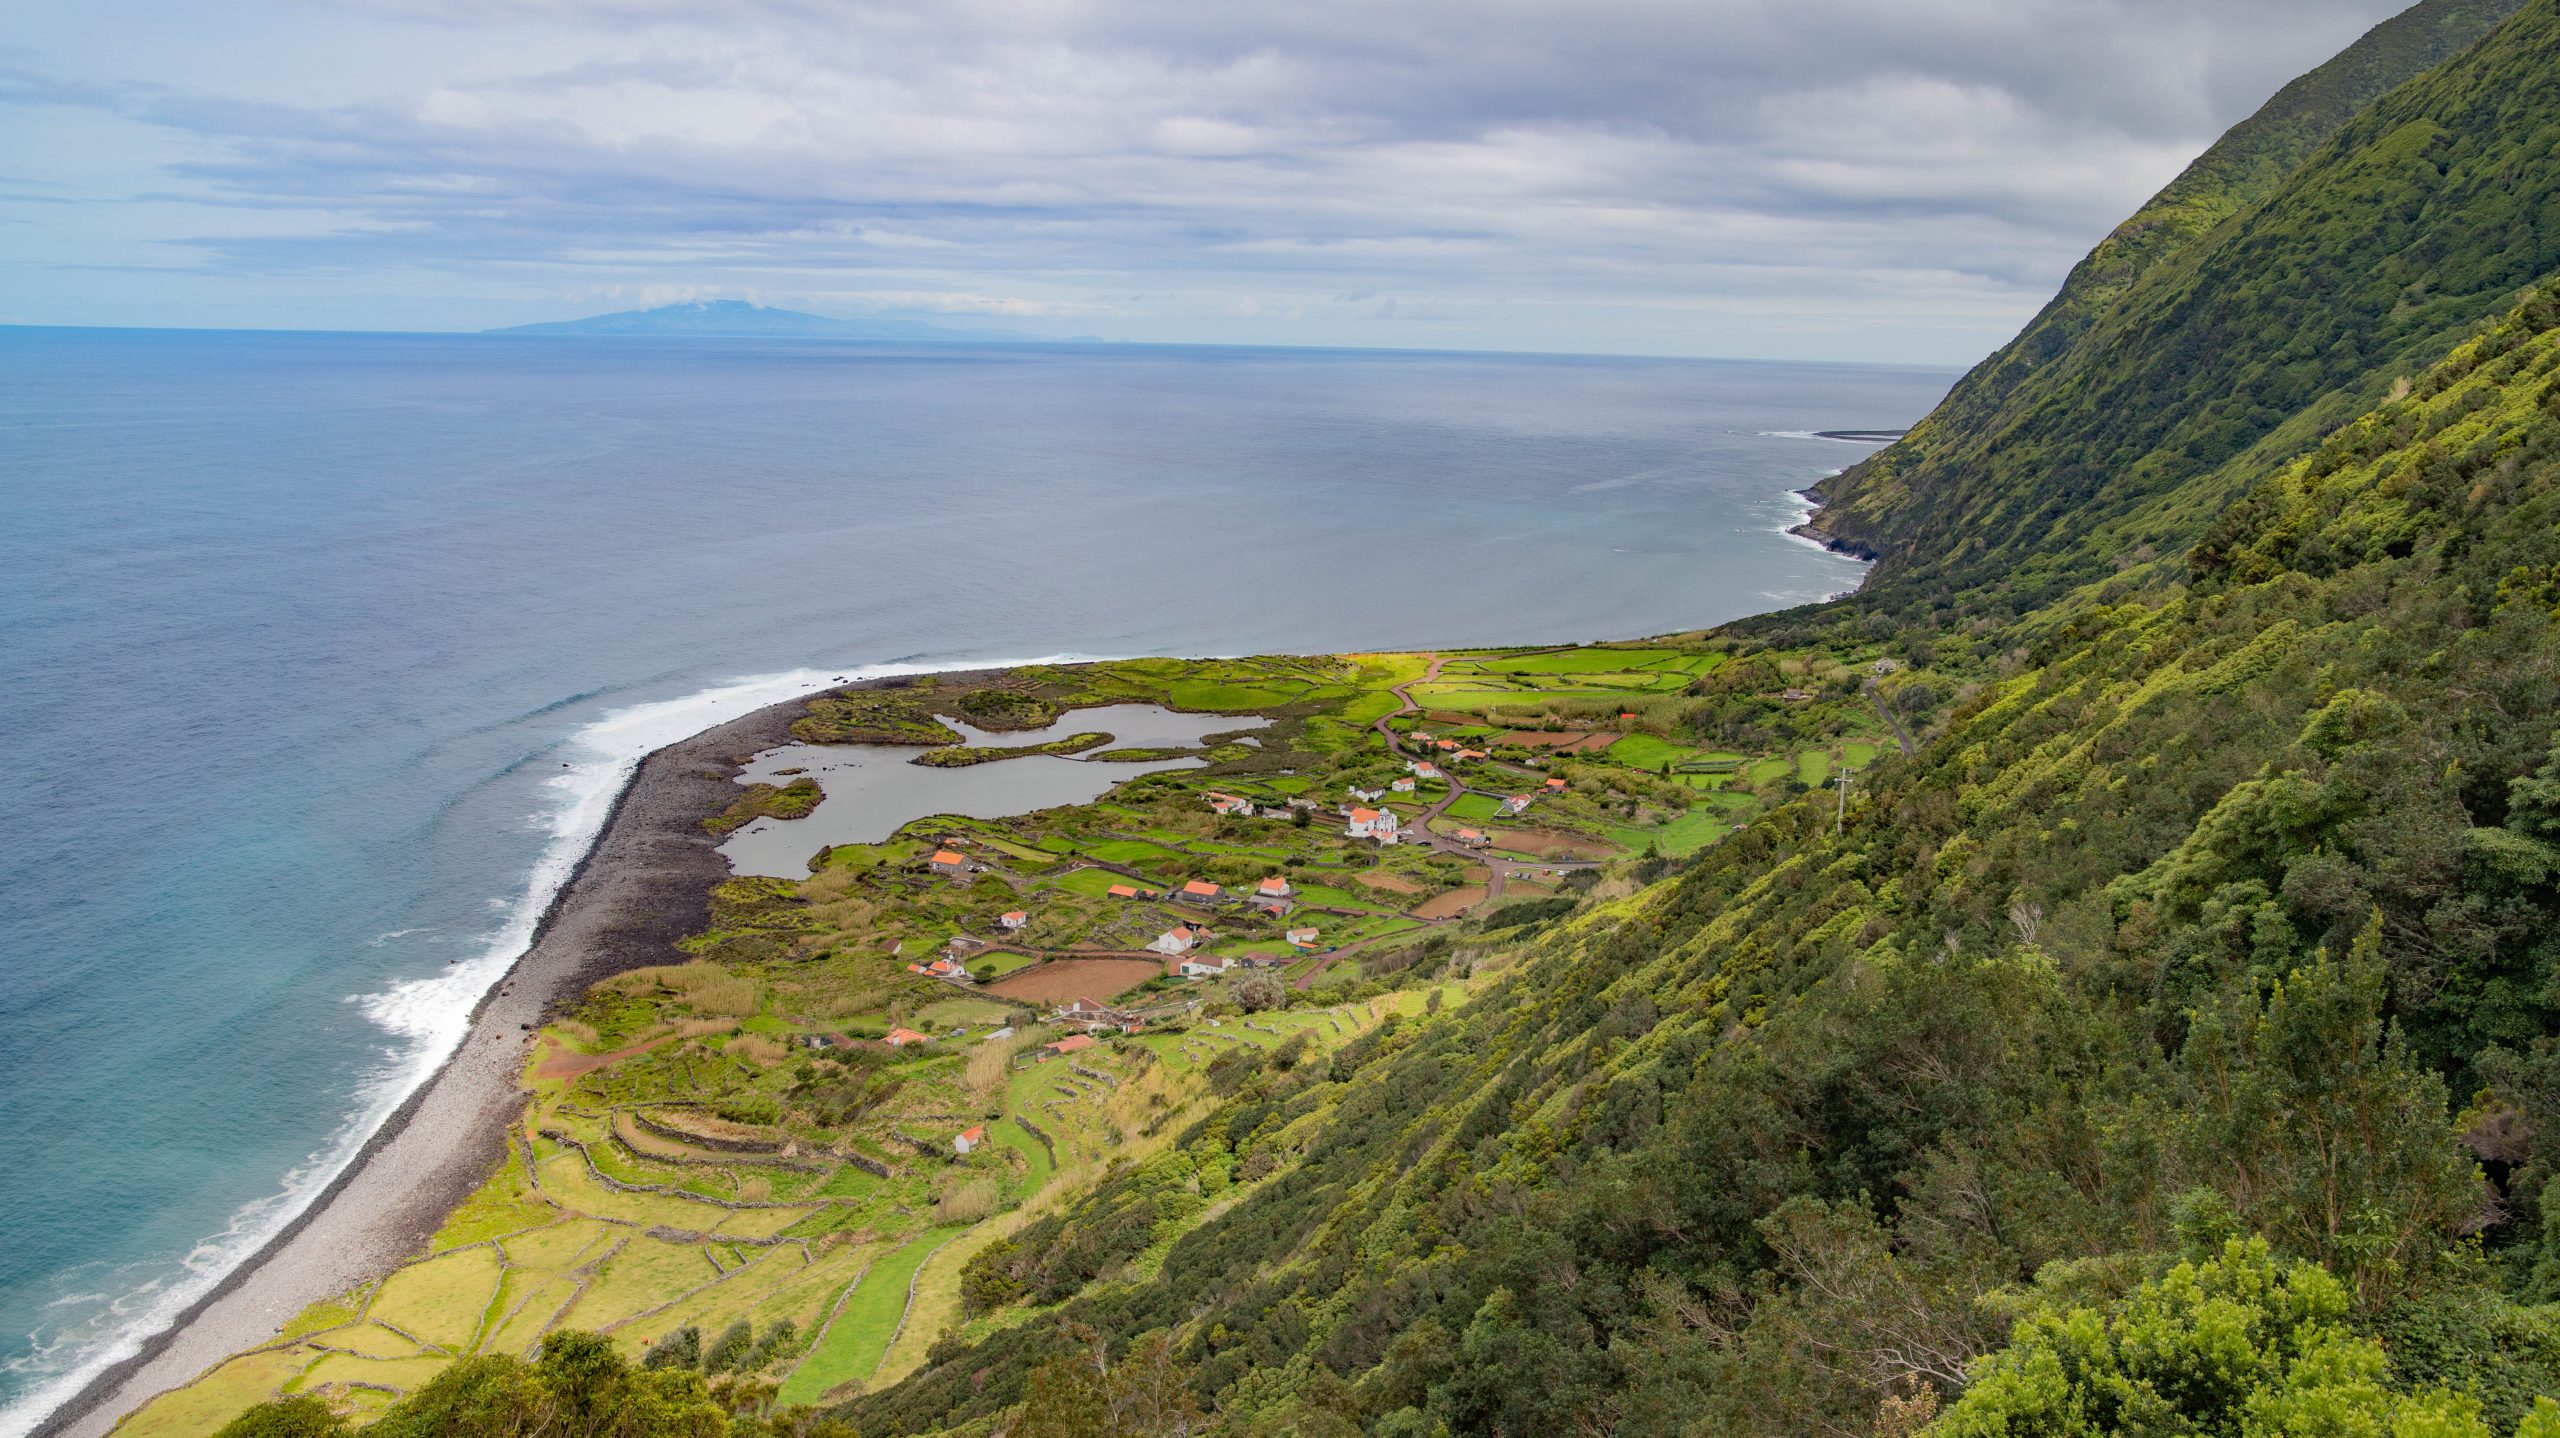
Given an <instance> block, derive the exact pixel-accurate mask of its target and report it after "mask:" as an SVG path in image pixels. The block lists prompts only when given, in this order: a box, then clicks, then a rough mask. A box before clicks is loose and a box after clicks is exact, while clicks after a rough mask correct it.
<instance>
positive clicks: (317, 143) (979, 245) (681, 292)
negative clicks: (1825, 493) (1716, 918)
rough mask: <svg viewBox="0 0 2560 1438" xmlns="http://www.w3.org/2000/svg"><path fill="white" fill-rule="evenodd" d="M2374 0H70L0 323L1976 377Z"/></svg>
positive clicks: (1, 179) (29, 168) (7, 253)
mask: <svg viewBox="0 0 2560 1438" xmlns="http://www.w3.org/2000/svg"><path fill="white" fill-rule="evenodd" d="M2399 6H2400V0H1554V3H1522V0H1254V3H1250V4H1246V3H1217V0H917V3H910V4H882V3H869V0H211V3H208V0H79V3H75V4H50V5H47V4H22V5H12V6H8V7H6V9H5V12H0V323H15V324H97V325H161V326H179V327H205V326H211V327H239V328H296V329H395V330H470V329H481V328H487V327H492V326H498V325H506V324H517V323H526V322H531V321H538V320H551V319H565V318H573V317H576V316H580V315H586V314H593V313H600V312H605V311H611V310H621V309H631V308H638V307H642V306H646V305H653V304H662V303H667V302H671V301H675V300H681V299H700V298H738V299H748V300H753V301H756V302H758V303H763V304H770V305H777V306H782V307H785V308H791V309H802V310H810V311H814V312H817V313H822V314H830V315H840V316H847V317H860V316H866V315H894V316H898V317H902V318H924V319H930V320H933V321H935V322H937V323H943V324H948V325H951V326H954V327H986V328H1001V329H1006V330H1010V331H1015V332H1022V333H1032V334H1043V335H1051V336H1057V337H1066V336H1086V335H1089V336H1096V337H1100V338H1105V339H1116V340H1136V341H1158V342H1197V343H1219V344H1282V345H1353V346H1385V347H1395V348H1414V349H1502V350H1534V351H1554V352H1575V353H1621V354H1669V355H1709V356H1732V357H1744V358H1771V359H1832V360H1864V361H1881V362H1897V363H1920V364H1963V363H1967V362H1970V361H1972V360H1974V359H1976V358H1979V357H1980V356H1981V355H1983V354H1984V353H1986V352H1988V351H1989V350H1990V349H1992V348H1994V347H1996V346H1997V345H1998V344H1999V343H2000V342H2001V341H2003V340H2005V339H2006V338H2008V337H2009V336H2010V335H2011V334H2013V333H2015V332H2016V330H2017V329H2018V327H2019V326H2020V325H2021V324H2023V323H2024V322H2025V320H2026V319H2027V318H2028V317H2029V316H2030V315H2032V314H2033V313H2034V311H2035V310H2036V308H2037V307H2038V306H2039V305H2040V304H2042V302H2043V301H2044V299H2045V298H2046V297H2047V296H2048V295H2050V294H2051V293H2052V291H2053V289H2054V287H2055V286H2056V285H2058V284H2059V283H2060V282H2061V279H2062V277H2063V275H2064V273H2065V272H2066V271H2067V270H2068V269H2069V268H2070V266H2071V264H2072V263H2073V262H2074V261H2075V260H2076V259H2078V258H2079V256H2080V255H2082V254H2083V253H2085V252H2086V251H2087V249H2088V248H2089V246H2090V245H2092V244H2093V243H2095V242H2096V241H2097V240H2098V238H2099V237H2100V236H2102V235H2104V234H2105V233H2106V231H2107V230H2108V229H2109V228H2110V227H2111V226H2112V225H2113V224H2114V223H2115V222H2116V221H2117V220H2119V219H2121V218H2122V217H2123V216H2124V215H2125V214H2127V213H2128V212H2130V211H2131V210H2132V209H2133V208H2134V207H2135V206H2136V205H2138V204H2139V203H2140V202H2141V201H2142V200H2143V199H2144V198H2145V197H2146V196H2147V195H2149V194H2150V193H2151V192H2152V191H2154V190H2156V189H2157V188H2158V187H2159V186H2160V185H2161V184H2163V183H2165V182H2166V181H2167V180H2168V179H2169V178H2170V177H2171V176H2172V175H2174V174H2175V173H2176V172H2177V171H2178V169H2179V168H2180V167H2181V166H2182V165H2184V164H2185V163H2186V162H2187V161H2188V160H2189V159H2191V158H2192V157H2193V156H2195V155H2196V154H2197V153H2198V152H2200V151H2201V150H2203V148H2204V147H2205V146H2206V145H2207V144H2209V143H2211V141H2212V139H2213V138H2214V136H2215V135H2217V134H2219V133H2220V132H2221V131H2222V130H2223V129H2224V128H2226V127H2228V126H2229V125H2231V124H2232V123H2234V122H2235V121H2237V120H2239V119H2241V118H2242V117H2244V116H2246V115H2247V114H2248V113H2249V112H2250V111H2251V110H2252V109H2254V108H2255V107H2256V106H2257V105H2258V104H2259V103H2260V102H2261V101H2263V100H2264V99H2265V98H2266V97H2267V96H2268V95H2270V94H2272V93H2273V92H2274V91H2275V90H2276V89H2277V88H2278V87H2279V86H2281V85H2282V84H2283V83H2284V82H2285V81H2286V80H2288V79H2291V78H2292V77H2293V76H2295V75H2297V74H2299V73H2301V72H2302V71H2304V70H2307V69H2309V68H2311V67H2312V66H2314V65H2316V64H2318V63H2319V62H2320V61H2322V60H2324V59H2326V58H2327V57H2328V56H2330V55H2332V54H2334V53H2335V52H2336V51H2338V50H2339V49H2341V48H2343V47H2344V46H2345V45H2346V44H2348V43H2349V42H2351V41H2352V40H2353V39H2354V38H2355V36H2356V35H2358V34H2359V33H2361V32H2362V31H2363V30H2364V29H2365V28H2366V27H2368V26H2370V25H2372V24H2373V23H2374V22H2376V21H2378V20H2380V19H2382V18H2384V17H2385V16H2387V15H2388V14H2389V13H2391V12H2392V11H2393V10H2395V9H2397V8H2399Z"/></svg>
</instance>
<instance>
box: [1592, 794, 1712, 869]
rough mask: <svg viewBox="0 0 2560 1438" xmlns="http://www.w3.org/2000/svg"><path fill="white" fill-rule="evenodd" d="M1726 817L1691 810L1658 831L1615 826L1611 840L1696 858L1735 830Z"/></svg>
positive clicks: (1704, 808) (1701, 809)
mask: <svg viewBox="0 0 2560 1438" xmlns="http://www.w3.org/2000/svg"><path fill="white" fill-rule="evenodd" d="M1731 827H1732V826H1731V824H1730V823H1729V822H1728V821H1727V819H1726V817H1725V815H1724V814H1722V813H1721V812H1719V811H1718V810H1716V809H1715V808H1713V807H1711V806H1701V807H1699V808H1695V809H1692V810H1690V811H1689V812H1688V813H1686V814H1683V815H1681V816H1680V817H1679V818H1677V819H1674V820H1672V821H1671V822H1670V823H1668V824H1664V825H1662V826H1661V827H1659V828H1654V829H1637V828H1632V827H1628V826H1625V825H1616V826H1612V827H1611V828H1610V830H1609V837H1610V838H1612V839H1615V840H1617V841H1618V842H1619V843H1621V844H1623V845H1625V846H1626V847H1628V848H1630V849H1634V850H1637V851H1642V850H1643V849H1644V848H1645V847H1646V846H1647V845H1651V846H1653V847H1655V848H1657V849H1659V850H1661V851H1662V852H1663V853H1665V854H1669V855H1672V856H1674V857H1678V856H1679V855H1682V854H1694V853H1696V852H1697V851H1698V850H1700V849H1703V848H1705V847H1706V846H1707V845H1709V844H1712V843H1714V842H1715V841H1716V840H1718V839H1720V838H1722V837H1724V835H1725V832H1726V830H1728V829H1729V828H1731Z"/></svg>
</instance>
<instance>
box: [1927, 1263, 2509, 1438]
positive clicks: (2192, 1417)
mask: <svg viewBox="0 0 2560 1438" xmlns="http://www.w3.org/2000/svg"><path fill="white" fill-rule="evenodd" d="M2346 1315H2347V1290H2346V1287H2345V1285H2343V1284H2341V1283H2339V1282H2338V1281H2337V1280H2336V1279H2335V1278H2332V1277H2330V1276H2329V1274H2328V1272H2327V1271H2326V1270H2324V1269H2322V1268H2321V1267H2319V1266H2318V1265H2317V1264H2311V1263H2295V1264H2291V1265H2284V1264H2280V1263H2278V1262H2277V1261H2276V1260H2275V1259H2274V1258H2273V1257H2272V1256H2271V1255H2270V1253H2269V1250H2268V1248H2267V1244H2266V1241H2265V1240H2264V1239H2260V1238H2250V1239H2233V1240H2231V1241H2230V1242H2228V1243H2226V1244H2224V1245H2223V1248H2222V1252H2221V1254H2220V1256H2219V1257H2216V1258H2212V1259H2208V1260H2206V1261H2205V1262H2202V1263H2181V1264H2179V1265H2178V1266H2177V1267H2176V1268H2174V1269H2171V1270H2170V1271H2169V1272H2168V1273H2167V1274H2165V1275H2163V1276H2161V1277H2159V1278H2156V1279H2153V1280H2152V1281H2150V1282H2148V1283H2145V1284H2143V1285H2142V1286H2141V1287H2140V1288H2138V1289H2136V1290H2135V1291H2134V1292H2133V1294H2132V1295H2131V1296H2130V1297H2128V1298H2126V1299H2125V1300H2124V1301H2123V1302H2122V1303H2120V1304H2118V1305H2115V1307H2114V1308H2113V1310H2112V1311H2108V1312H2101V1311H2099V1310H2097V1309H2094V1308H2084V1307H2075V1308H2070V1309H2066V1310H2061V1311H2047V1312H2044V1313H2039V1314H2037V1315H2035V1316H2033V1317H2030V1318H2028V1319H2025V1320H2024V1321H2022V1322H2020V1323H2019V1324H2018V1325H2017V1328H2016V1329H2015V1331H2014V1332H2013V1334H2012V1336H2011V1338H2010V1341H2009V1346H2008V1347H2007V1348H2005V1349H2002V1350H2001V1351H2000V1352H1998V1353H1994V1354H1992V1355H1990V1356H1989V1357H1987V1358H1985V1359H1983V1360H1981V1361H1980V1362H1979V1363H1977V1364H1975V1365H1974V1369H1973V1373H1972V1378H1973V1384H1972V1387H1970V1388H1969V1389H1967V1390H1966V1392H1965V1395H1964V1397H1963V1398H1961V1399H1959V1400H1958V1401H1957V1402H1956V1403H1955V1404H1954V1406H1952V1407H1950V1408H1948V1409H1947V1410H1946V1412H1945V1414H1944V1415H1943V1416H1941V1417H1940V1418H1939V1419H1938V1420H1937V1421H1936V1422H1935V1423H1932V1424H1931V1425H1929V1427H1928V1428H1927V1429H1926V1430H1925V1431H1926V1432H1927V1433H1928V1434H1929V1435H1930V1438H2045V1436H2046V1435H2052V1438H2066V1435H2067V1438H2082V1435H2097V1434H2102V1433H2103V1434H2113V1433H2156V1434H2170V1433H2179V1434H2215V1435H2231V1438H2278V1435H2301V1434H2334V1435H2339V1438H2367V1435H2370V1438H2382V1435H2386V1434H2388V1435H2393V1438H2400V1435H2409V1438H2420V1435H2423V1438H2489V1428H2488V1425H2487V1424H2485V1423H2483V1422H2482V1421H2481V1418H2480V1410H2479V1404H2478V1403H2477V1402H2475V1401H2474V1400H2472V1399H2471V1398H2468V1397H2465V1396H2462V1395H2459V1394H2456V1393H2453V1392H2451V1391H2449V1390H2445V1389H2440V1388H2439V1389H2426V1390H2420V1391H2414V1392H2413V1391H2408V1390H2406V1389H2404V1388H2402V1387H2400V1386H2399V1385H2398V1384H2396V1383H2395V1382H2394V1380H2393V1378H2392V1374H2391V1365H2390V1362H2389V1360H2388V1359H2387V1358H2386V1357H2385V1356H2384V1354H2383V1351H2382V1346H2381V1345H2380V1344H2378V1343H2375V1342H2373V1341H2372V1340H2371V1339H2368V1338H2360V1337H2357V1336H2356V1335H2355V1334H2353V1333H2351V1332H2350V1331H2348V1329H2347V1327H2346V1321H2345V1320H2346ZM2516 1432H2517V1435H2518V1438H2547V1435H2550V1434H2553V1433H2555V1432H2560V1407H2555V1406H2553V1405H2552V1404H2551V1403H2550V1400H2548V1399H2545V1400H2543V1402H2542V1403H2541V1404H2540V1405H2538V1406H2537V1407H2536V1408H2535V1410H2534V1412H2533V1413H2531V1414H2530V1415H2528V1416H2527V1417H2526V1418H2525V1420H2524V1422H2523V1423H2522V1424H2521V1425H2520V1426H2519V1427H2518V1428H2517V1430H2516Z"/></svg>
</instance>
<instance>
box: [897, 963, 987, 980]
mask: <svg viewBox="0 0 2560 1438" xmlns="http://www.w3.org/2000/svg"><path fill="white" fill-rule="evenodd" d="M907 972H908V973H911V974H922V975H924V976H925V977H926V978H928V979H952V980H956V981H957V982H960V983H964V984H965V983H969V982H972V980H971V979H970V977H969V971H968V969H967V968H965V967H963V966H962V964H961V962H960V961H959V960H958V959H936V960H934V961H933V962H932V963H929V964H909V965H907Z"/></svg>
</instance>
